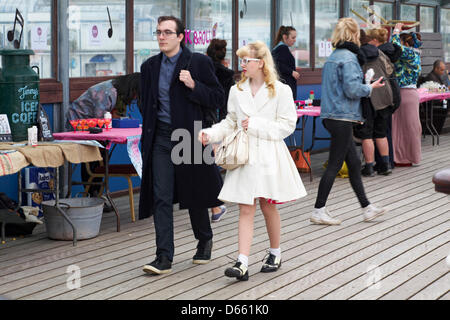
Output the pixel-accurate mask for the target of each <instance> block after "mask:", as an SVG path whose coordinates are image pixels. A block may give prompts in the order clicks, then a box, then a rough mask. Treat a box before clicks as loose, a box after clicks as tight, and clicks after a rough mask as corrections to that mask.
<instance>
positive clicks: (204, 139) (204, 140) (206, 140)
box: [198, 131, 211, 146]
mask: <svg viewBox="0 0 450 320" xmlns="http://www.w3.org/2000/svg"><path fill="white" fill-rule="evenodd" d="M210 139H211V137H210V136H209V135H208V134H207V133H204V132H203V131H200V132H199V133H198V141H200V142H201V143H202V144H203V146H206V145H207V144H208V143H209V140H210Z"/></svg>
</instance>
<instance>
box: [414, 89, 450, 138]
mask: <svg viewBox="0 0 450 320" xmlns="http://www.w3.org/2000/svg"><path fill="white" fill-rule="evenodd" d="M418 91H419V103H420V104H421V105H423V106H424V107H425V125H426V127H427V129H428V131H429V132H430V134H431V138H432V141H433V146H434V138H435V137H436V142H437V145H439V133H438V131H437V130H436V128H435V127H434V124H433V101H436V100H439V101H442V100H446V99H450V92H441V93H434V92H426V91H425V90H423V89H418ZM428 113H430V119H428ZM424 136H425V134H424Z"/></svg>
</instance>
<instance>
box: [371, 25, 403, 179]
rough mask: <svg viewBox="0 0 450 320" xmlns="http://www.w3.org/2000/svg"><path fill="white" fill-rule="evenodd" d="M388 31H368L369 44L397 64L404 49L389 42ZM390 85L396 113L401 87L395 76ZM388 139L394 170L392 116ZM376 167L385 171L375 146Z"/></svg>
mask: <svg viewBox="0 0 450 320" xmlns="http://www.w3.org/2000/svg"><path fill="white" fill-rule="evenodd" d="M386 31H387V30H386V29H369V30H367V36H368V37H369V38H370V41H369V43H370V44H373V45H374V46H376V47H378V49H379V50H380V51H382V52H383V53H384V54H385V55H386V56H387V57H388V58H389V60H390V61H391V62H392V63H395V62H396V61H397V60H398V59H400V56H401V55H402V48H400V47H399V46H398V45H396V44H394V43H392V42H388V33H387V32H386ZM389 83H390V84H391V88H392V93H393V97H394V105H393V106H392V108H391V112H392V113H394V112H395V110H396V109H397V108H398V107H399V106H400V102H401V96H400V87H399V85H398V83H397V81H396V80H395V75H394V74H392V75H391V78H390V79H389ZM387 139H388V144H389V164H390V167H391V168H394V166H395V165H394V148H393V145H392V115H391V116H389V117H388V118H387ZM375 163H376V164H375V165H374V170H375V171H377V172H380V171H381V172H382V171H383V169H384V168H383V167H384V166H383V165H381V164H382V163H383V160H382V157H381V155H380V152H379V150H378V148H377V147H376V146H375Z"/></svg>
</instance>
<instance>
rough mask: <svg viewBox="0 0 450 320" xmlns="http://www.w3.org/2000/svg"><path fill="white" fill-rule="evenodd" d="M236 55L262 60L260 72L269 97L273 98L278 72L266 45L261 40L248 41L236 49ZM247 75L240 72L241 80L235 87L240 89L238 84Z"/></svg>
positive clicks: (241, 81) (244, 79) (239, 83)
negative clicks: (262, 64)
mask: <svg viewBox="0 0 450 320" xmlns="http://www.w3.org/2000/svg"><path fill="white" fill-rule="evenodd" d="M236 55H237V56H238V57H239V58H241V59H242V58H244V57H250V58H256V59H261V60H263V61H264V66H263V68H262V72H263V73H264V82H265V83H266V86H267V88H268V89H269V97H270V98H273V97H274V96H275V94H276V92H275V82H276V81H277V80H278V73H277V70H276V69H275V63H274V62H273V58H272V54H271V53H270V50H269V48H268V47H267V45H266V44H265V43H264V42H262V41H255V42H252V43H249V44H248V45H246V46H243V47H241V48H239V50H238V51H236ZM247 79H248V77H247V76H246V75H245V74H244V73H242V74H241V80H240V81H239V82H238V83H237V88H238V89H239V90H241V91H242V89H241V87H240V85H241V84H242V83H244V82H245V81H246V80H247Z"/></svg>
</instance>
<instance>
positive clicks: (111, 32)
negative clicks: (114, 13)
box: [106, 7, 113, 38]
mask: <svg viewBox="0 0 450 320" xmlns="http://www.w3.org/2000/svg"><path fill="white" fill-rule="evenodd" d="M106 10H107V11H108V19H109V27H110V28H109V29H108V37H109V38H111V37H112V35H113V27H112V23H111V16H110V14H109V8H108V7H106Z"/></svg>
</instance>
